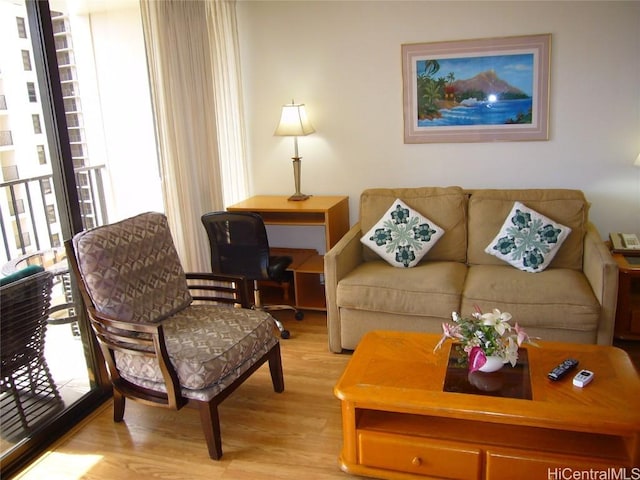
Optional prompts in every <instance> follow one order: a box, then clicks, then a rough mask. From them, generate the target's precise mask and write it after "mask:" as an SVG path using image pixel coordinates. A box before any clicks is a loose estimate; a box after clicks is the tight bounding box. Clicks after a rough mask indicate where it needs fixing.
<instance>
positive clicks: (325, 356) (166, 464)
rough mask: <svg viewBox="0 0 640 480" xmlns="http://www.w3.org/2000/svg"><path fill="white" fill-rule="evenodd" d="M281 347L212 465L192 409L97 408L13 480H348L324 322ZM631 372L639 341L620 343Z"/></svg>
mask: <svg viewBox="0 0 640 480" xmlns="http://www.w3.org/2000/svg"><path fill="white" fill-rule="evenodd" d="M276 316H277V317H278V318H281V319H282V320H284V321H285V325H286V327H287V328H288V329H289V330H291V339H289V340H285V341H282V342H281V345H282V359H283V367H284V374H285V391H284V393H282V394H276V393H274V392H273V389H272V386H271V379H270V376H269V370H268V367H267V366H264V367H262V368H261V369H260V370H259V371H258V372H256V373H255V374H254V375H253V376H252V377H251V378H250V379H249V380H247V382H245V383H244V384H243V385H242V386H241V387H240V388H239V389H238V390H237V391H236V392H234V393H233V394H232V395H231V396H230V397H229V398H228V399H227V400H225V402H223V404H222V405H221V407H220V420H221V426H222V448H223V452H224V456H223V457H222V460H221V461H218V462H216V461H213V460H210V459H209V457H208V455H207V450H206V446H205V442H204V437H203V434H202V430H201V428H200V419H199V415H198V411H197V410H196V409H193V408H184V409H182V410H181V411H179V412H172V411H166V410H163V409H159V408H152V407H145V406H143V405H139V404H136V403H134V402H129V403H127V407H126V411H125V418H124V422H122V423H119V424H117V423H114V422H113V420H112V404H111V402H107V403H106V404H105V405H103V406H102V407H101V408H100V409H98V410H97V411H96V412H94V414H92V415H91V416H90V417H89V418H88V419H86V420H85V421H84V422H82V423H81V424H80V425H78V426H77V427H76V428H75V429H74V430H72V431H71V432H70V433H69V434H67V435H66V436H65V437H63V438H62V439H61V440H59V441H58V442H56V443H55V444H54V445H53V447H52V448H51V449H50V450H49V451H48V452H47V453H45V454H44V455H42V456H41V457H40V458H39V459H38V460H37V461H35V462H34V463H33V464H32V465H31V466H29V467H28V468H27V469H25V470H24V471H23V472H21V473H19V474H18V475H17V476H16V477H14V478H18V479H21V480H31V479H34V480H36V479H37V480H39V479H42V478H47V479H65V480H69V479H81V478H83V479H92V480H102V479H109V480H110V479H112V478H119V479H127V478H141V477H152V478H165V479H173V480H175V479H205V478H206V479H212V478H215V479H222V480H233V479H236V480H249V479H251V480H261V479H265V480H267V479H268V480H274V479H278V480H280V479H295V480H299V479H314V480H315V479H318V480H324V479H342V480H346V479H356V478H360V477H355V476H350V475H347V474H345V473H343V472H341V471H340V469H339V468H338V455H339V452H340V448H341V445H342V437H341V413H340V403H339V401H338V400H337V399H336V398H335V397H334V396H333V386H334V384H335V383H336V381H337V380H338V378H339V376H340V375H341V373H342V371H343V369H344V367H345V366H346V364H347V362H348V361H349V358H350V355H348V354H342V355H336V354H333V353H330V352H329V350H328V347H327V333H326V318H325V315H324V314H323V313H317V312H306V316H305V319H304V320H303V321H301V322H296V321H295V320H293V317H292V316H291V315H290V314H289V313H288V312H276ZM621 346H622V347H623V348H625V347H626V348H625V349H628V351H629V350H630V353H631V356H632V358H633V359H634V362H635V365H636V367H637V368H638V367H639V363H638V361H639V360H640V357H639V356H638V353H639V352H640V342H635V343H631V344H630V345H629V344H625V345H621Z"/></svg>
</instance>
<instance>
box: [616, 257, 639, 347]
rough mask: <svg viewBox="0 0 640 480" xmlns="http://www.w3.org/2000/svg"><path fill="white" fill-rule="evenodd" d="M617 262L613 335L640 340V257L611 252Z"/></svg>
mask: <svg viewBox="0 0 640 480" xmlns="http://www.w3.org/2000/svg"><path fill="white" fill-rule="evenodd" d="M611 255H612V256H613V258H614V259H615V261H616V262H617V263H618V271H619V274H618V275H619V277H618V307H617V309H616V326H615V331H614V336H615V337H616V338H621V339H624V340H640V257H631V256H625V255H622V254H620V253H612V254H611Z"/></svg>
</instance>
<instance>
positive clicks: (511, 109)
mask: <svg viewBox="0 0 640 480" xmlns="http://www.w3.org/2000/svg"><path fill="white" fill-rule="evenodd" d="M531 104H532V99H531V98H523V99H518V100H497V101H495V102H477V103H475V104H473V105H460V106H458V107H454V108H452V109H442V110H440V113H441V114H442V117H440V118H434V119H432V120H428V119H427V120H418V127H444V126H462V125H504V124H505V123H506V122H507V120H514V119H516V118H517V116H518V115H520V114H522V115H526V114H527V113H528V112H529V110H530V109H531Z"/></svg>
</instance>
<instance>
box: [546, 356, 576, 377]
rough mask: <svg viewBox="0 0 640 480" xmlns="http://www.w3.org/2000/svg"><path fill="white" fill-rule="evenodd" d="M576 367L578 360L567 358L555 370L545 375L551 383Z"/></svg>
mask: <svg viewBox="0 0 640 480" xmlns="http://www.w3.org/2000/svg"><path fill="white" fill-rule="evenodd" d="M577 366H578V360H576V359H575V358H567V359H566V360H565V361H564V362H562V363H561V364H560V365H558V366H557V367H556V368H554V369H553V370H551V371H550V372H549V374H548V375H547V377H549V379H551V380H553V381H556V380H560V379H561V378H562V377H564V376H565V375H566V374H567V373H568V372H570V371H571V370H573V369H574V368H576V367H577Z"/></svg>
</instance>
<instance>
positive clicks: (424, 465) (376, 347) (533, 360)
mask: <svg viewBox="0 0 640 480" xmlns="http://www.w3.org/2000/svg"><path fill="white" fill-rule="evenodd" d="M438 340H439V335H432V334H421V333H404V332H387V331H375V332H370V333H368V334H367V335H365V336H364V337H363V339H362V340H361V342H360V344H359V345H358V348H357V349H356V351H355V352H354V354H353V357H352V358H351V360H350V361H349V364H348V366H347V368H346V369H345V371H344V373H343V375H342V377H341V378H340V380H339V381H338V383H337V384H336V386H335V389H334V392H335V395H336V396H337V397H338V398H339V399H340V400H341V402H342V428H343V437H344V444H343V449H342V454H341V457H340V464H341V468H342V470H344V471H345V472H349V473H353V474H357V475H365V476H372V477H377V478H394V479H396V478H424V476H433V477H444V478H486V479H503V478H504V479H509V480H511V479H513V478H535V479H544V478H563V477H561V476H560V475H562V474H564V473H560V472H562V469H573V470H574V471H575V470H580V471H584V470H590V469H593V470H594V471H595V470H605V469H607V468H611V467H615V468H623V467H624V468H626V469H627V470H626V472H627V475H631V473H632V468H633V467H638V466H639V465H640V379H639V377H638V373H637V372H636V370H635V368H634V366H633V364H632V363H631V361H630V359H629V357H628V356H627V354H626V353H625V352H624V351H622V350H620V349H618V348H615V347H604V346H597V345H580V344H569V343H556V342H544V341H541V342H540V348H535V347H531V346H528V347H527V349H526V350H527V352H526V353H527V354H526V357H527V361H528V366H525V367H524V368H522V367H520V368H515V369H512V367H511V366H510V365H507V366H505V367H504V368H503V369H502V370H501V371H500V372H499V374H498V375H495V374H491V375H488V376H485V377H480V378H476V377H473V380H474V384H475V385H478V386H479V387H480V388H477V389H476V393H461V391H453V392H452V391H443V389H444V387H445V378H447V379H449V378H450V377H449V376H448V375H450V374H451V372H452V371H453V370H452V367H450V366H449V354H450V349H451V343H446V344H445V345H444V346H443V348H442V349H440V350H438V351H437V352H435V353H434V352H433V347H434V346H435V345H436V343H437V342H438ZM521 357H524V355H522V356H521ZM568 357H573V358H576V359H577V360H579V362H580V364H579V366H578V368H577V369H576V370H574V372H573V374H569V375H567V376H566V377H565V378H564V379H562V380H560V381H558V382H551V381H550V380H548V379H547V373H548V372H549V371H550V370H551V369H552V368H553V367H555V366H556V365H557V364H559V363H560V362H562V360H564V359H565V358H568ZM580 368H585V369H589V370H592V371H593V372H595V377H594V380H593V381H592V382H591V383H590V384H589V385H587V386H586V387H584V388H578V387H574V386H573V385H572V378H573V376H574V375H575V373H577V372H578V370H579V369H580ZM517 371H519V372H520V373H515V372H517ZM448 372H449V373H448ZM465 375H466V373H465ZM492 375H493V376H492ZM500 375H502V377H501V376H500ZM514 375H522V376H526V377H528V378H525V379H524V380H522V382H524V383H525V384H526V383H527V382H529V385H528V386H529V387H530V389H529V391H528V392H527V388H520V387H522V385H520V386H518V385H519V382H521V380H518V379H514ZM501 384H506V385H507V386H506V387H505V386H504V385H503V387H502V389H503V390H504V391H503V392H502V394H506V395H512V394H513V395H515V396H516V397H517V396H522V395H524V396H527V395H529V396H530V397H531V399H523V398H509V397H499V396H495V392H494V391H496V390H500V385H501ZM509 385H512V386H509ZM525 387H526V386H525ZM447 388H450V386H449V387H447ZM456 389H457V387H455V382H454V388H453V390H456ZM463 390H464V389H463ZM471 390H473V388H472V389H471ZM487 390H488V391H487ZM514 390H518V391H517V392H515V393H514ZM567 471H570V470H564V472H565V473H566V472H567ZM633 471H636V472H640V470H633ZM550 472H551V473H553V472H558V474H557V475H556V476H553V477H549V475H550ZM572 478H573V477H572ZM594 478H595V477H594ZM629 478H631V477H629Z"/></svg>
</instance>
